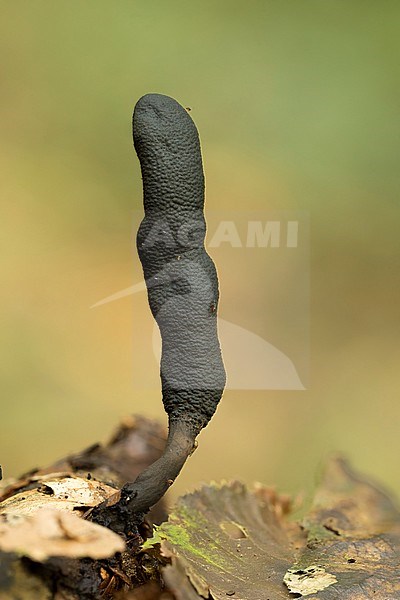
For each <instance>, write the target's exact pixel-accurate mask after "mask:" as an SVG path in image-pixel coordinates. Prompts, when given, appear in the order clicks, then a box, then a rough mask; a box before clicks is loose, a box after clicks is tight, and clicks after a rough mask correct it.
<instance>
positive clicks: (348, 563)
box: [145, 459, 400, 600]
mask: <svg viewBox="0 0 400 600" xmlns="http://www.w3.org/2000/svg"><path fill="white" fill-rule="evenodd" d="M289 512H290V510H289V504H288V501H287V498H285V497H280V496H279V495H277V494H276V493H275V492H274V491H273V490H269V489H267V488H262V487H260V486H258V488H257V490H256V491H255V492H250V491H249V490H248V489H247V488H246V487H245V486H244V485H243V484H241V483H238V482H233V483H230V484H223V485H220V486H218V485H216V484H212V485H210V486H205V487H203V488H202V489H201V490H199V491H197V492H195V493H193V494H189V495H187V496H185V497H183V498H181V499H180V500H179V501H178V503H177V505H176V507H175V509H174V510H173V512H172V514H171V515H170V517H169V519H168V522H166V523H164V524H162V525H161V526H160V527H158V528H157V529H156V533H155V536H154V537H153V538H152V540H148V541H147V543H146V544H145V548H146V547H147V548H148V547H151V546H152V545H154V544H157V543H160V544H161V552H162V554H163V555H164V556H165V557H168V558H169V559H170V560H171V565H169V566H167V567H165V568H164V571H163V573H164V578H165V581H166V583H167V586H168V589H170V590H171V591H173V592H174V594H175V596H176V598H177V600H194V598H196V597H197V598H208V597H209V595H210V597H211V598H213V599H214V600H222V599H224V600H227V598H233V599H234V600H282V599H286V600H289V599H293V597H294V596H293V594H296V596H295V597H307V599H308V600H337V599H338V598H340V600H372V599H373V600H400V513H399V511H398V509H397V507H396V506H395V504H394V502H393V501H392V500H391V499H390V497H389V496H388V494H386V493H385V492H383V491H381V490H380V489H379V488H377V487H376V486H375V485H374V484H371V483H370V482H369V481H368V480H366V479H365V478H364V477H361V476H360V475H358V474H356V473H354V472H353V471H352V470H351V469H350V468H349V467H348V465H347V464H346V463H345V462H344V461H343V460H341V459H334V460H332V461H331V462H330V463H329V465H328V467H327V469H326V472H325V476H324V478H323V481H322V483H321V485H320V487H319V489H318V490H317V493H316V495H315V500H314V503H313V506H312V508H311V511H310V512H309V514H308V515H307V517H306V518H305V519H304V520H303V522H302V523H301V524H296V523H294V522H293V521H291V520H290V519H289V518H288V515H289ZM316 594H318V595H316Z"/></svg>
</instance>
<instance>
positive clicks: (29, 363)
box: [0, 0, 400, 497]
mask: <svg viewBox="0 0 400 600" xmlns="http://www.w3.org/2000/svg"><path fill="white" fill-rule="evenodd" d="M399 24H400V5H399V3H398V2H397V1H396V0H394V1H387V0H383V1H382V2H379V3H377V2H373V1H372V0H370V1H368V0H352V1H351V2H349V1H348V0H332V1H329V2H326V1H321V0H304V1H303V2H298V0H285V1H284V2H280V1H278V0H274V1H268V0H264V1H250V2H239V1H235V0H230V1H229V2H228V1H227V0H220V1H219V2H215V1H211V0H202V1H201V2H200V1H197V0H193V1H191V2H188V1H185V2H184V1H181V0H170V1H169V2H163V1H162V0H152V1H148V2H144V1H133V0H130V1H128V0H120V1H119V2H107V1H105V0H96V1H94V0H89V1H87V2H79V1H78V0H69V1H68V2H51V1H50V0H42V1H41V2H29V1H28V0H21V1H19V2H3V3H2V6H1V20H0V52H1V54H0V55H1V95H0V128H1V179H0V180H1V206H2V211H1V230H2V234H1V242H0V243H1V256H2V292H1V296H0V305H1V315H2V324H1V334H2V335H1V337H2V343H1V360H0V370H1V384H2V391H1V422H0V462H1V464H2V465H3V470H4V474H5V476H6V477H7V476H13V475H17V474H18V473H19V472H21V471H24V470H27V469H29V468H32V467H34V466H37V465H41V464H44V463H47V462H49V461H52V460H54V459H55V458H57V457H60V456H62V455H65V454H66V453H68V452H71V451H74V450H77V449H79V448H82V447H84V446H86V445H89V444H91V443H92V442H93V441H96V440H105V439H107V437H108V436H109V434H110V431H111V430H112V428H113V427H114V425H116V424H117V423H118V421H119V419H120V417H122V416H124V415H126V414H129V413H132V412H138V413H143V414H145V415H148V416H154V417H158V418H160V419H163V420H164V422H165V415H164V412H163V409H162V405H161V401H160V393H159V391H158V389H157V387H156V385H155V386H153V387H150V388H148V389H147V388H140V389H139V388H138V387H137V386H136V385H135V381H134V373H135V364H136V363H135V356H138V355H139V354H140V356H142V357H143V356H144V357H146V355H148V356H149V357H150V358H151V344H150V341H149V339H148V329H147V325H146V324H149V323H150V319H151V317H150V315H149V310H148V306H147V301H146V297H145V295H144V294H142V295H140V296H136V297H132V296H130V297H126V298H124V299H121V300H119V301H118V302H113V303H110V304H107V305H104V306H102V307H98V308H96V309H90V306H91V305H93V304H94V303H95V302H97V301H98V300H100V299H101V298H104V297H105V296H107V295H109V294H112V293H113V292H115V291H117V290H120V289H124V288H126V287H129V286H130V285H132V284H133V283H135V282H137V281H139V280H140V278H141V267H140V263H139V261H138V258H137V256H136V251H135V248H134V231H133V225H132V223H133V220H132V219H133V214H134V212H135V211H136V212H137V211H138V210H140V207H141V180H140V170H139V165H138V161H137V160H136V157H135V155H134V152H133V150H132V143H131V130H130V119H131V112H132V108H133V105H134V103H135V102H136V100H137V99H138V98H139V97H140V96H142V95H143V94H145V93H147V92H160V93H164V94H168V95H171V96H173V97H175V98H177V99H178V100H179V101H180V102H181V103H182V104H183V105H184V106H190V107H191V109H192V112H191V114H192V116H193V118H194V119H195V121H196V123H197V125H198V127H199V130H200V133H201V139H202V146H203V153H204V158H205V168H206V176H207V206H208V207H210V208H212V209H213V210H218V211H220V212H221V213H222V214H224V211H226V212H227V213H231V212H232V210H233V209H238V208H241V209H242V210H249V211H265V210H271V211H288V212H289V213H290V212H291V211H303V212H305V213H307V214H309V215H310V262H309V271H310V274H311V294H310V305H309V317H310V319H309V334H310V335H309V338H310V340H309V341H310V343H309V346H308V345H307V344H305V345H304V353H305V354H306V355H307V363H308V364H309V381H308V389H307V390H305V391H301V392H300V391H287V392H285V391H247V390H238V391H234V390H228V391H227V392H226V394H225V396H224V399H223V402H222V403H221V405H220V407H219V409H218V411H217V414H216V416H215V417H214V419H213V421H212V423H211V424H210V425H209V426H208V427H207V429H206V430H205V431H204V432H203V433H202V434H201V437H200V440H199V441H200V445H199V449H198V450H197V451H196V453H195V454H194V455H193V457H192V458H191V459H190V461H189V463H188V464H187V466H186V467H185V469H184V472H183V473H182V475H181V476H180V478H179V479H178V480H177V482H176V484H175V486H174V488H173V491H172V492H171V493H172V496H173V497H175V496H176V495H177V494H180V493H183V492H184V491H185V490H189V489H193V487H194V486H196V485H198V484H199V483H200V482H202V481H208V480H212V479H214V480H219V479H221V478H224V479H230V478H240V479H242V480H245V481H248V482H252V481H254V480H258V481H262V482H264V483H267V484H275V485H276V486H277V487H278V489H280V490H282V491H287V492H291V493H293V492H298V491H301V490H303V491H304V492H305V493H306V495H307V494H309V493H310V491H311V490H312V488H313V485H314V481H315V473H316V472H318V471H319V469H320V468H321V464H322V463H323V461H324V460H325V458H326V457H327V456H328V455H329V454H330V453H331V452H335V451H340V452H341V453H344V454H345V455H346V456H348V457H349V458H350V459H351V461H352V462H353V464H354V465H355V466H356V467H357V468H359V469H361V470H363V471H366V472H368V473H369V474H370V475H371V476H373V477H375V478H378V479H379V480H380V481H381V482H382V483H383V484H385V485H386V486H388V487H389V488H391V489H392V490H394V491H395V492H397V493H400V479H399V477H398V472H399V464H398V457H399V455H400V435H399V422H400V403H399V401H398V397H399V395H398V383H399V359H400V356H399V344H398V341H399V340H398V338H399V331H398V325H399V319H398V317H399V314H398V311H399V309H398V300H397V301H396V299H395V298H396V296H397V295H398V292H399V288H400V284H399V267H400V264H399V226H400V210H399V194H398V192H399V169H398V156H399V139H400V138H399V134H400V120H399V118H398V106H399V105H398V98H399V94H398V92H399V85H398V78H397V74H398V73H397V68H398V64H399V48H400V42H399V39H400V35H399V33H400V32H399V28H400V27H399ZM229 261H231V262H229ZM240 264H241V263H240V262H238V263H235V261H233V262H232V258H229V255H228V258H227V260H226V261H225V262H222V263H221V264H220V265H219V270H220V276H221V288H222V300H221V316H222V317H223V318H225V319H227V320H230V321H232V322H237V323H240V322H242V323H245V322H246V318H247V316H248V314H249V313H251V314H252V318H253V319H254V318H256V319H259V323H258V324H259V326H260V329H262V330H263V331H264V330H267V331H268V330H269V327H270V328H271V332H272V331H275V330H278V329H279V331H281V332H284V333H285V335H286V336H288V337H290V331H291V328H290V327H289V325H288V323H289V324H290V321H288V314H287V311H286V309H285V307H286V306H287V298H288V294H289V295H290V294H293V293H295V288H294V287H293V286H292V285H291V283H290V282H291V278H290V276H288V275H286V276H285V277H280V276H279V273H265V277H264V278H262V277H260V278H259V281H258V285H257V286H254V285H253V286H249V285H248V279H247V278H246V277H247V274H246V272H241V269H240ZM243 271H245V269H243ZM145 325H146V326H145ZM255 325H257V323H256V324H255ZM289 330H290V331H289ZM303 341H304V340H303ZM303 341H302V343H303ZM297 351H298V352H300V351H301V348H300V349H299V348H298V349H297ZM145 363H146V361H145V360H144V364H145ZM148 364H149V367H148V368H149V369H150V371H151V370H152V372H153V373H155V375H156V368H155V367H154V362H152V359H151V360H150V359H149V363H148ZM156 383H157V382H156Z"/></svg>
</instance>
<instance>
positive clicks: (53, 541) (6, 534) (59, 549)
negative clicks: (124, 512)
mask: <svg viewBox="0 0 400 600" xmlns="http://www.w3.org/2000/svg"><path fill="white" fill-rule="evenodd" d="M124 549H125V543H124V541H123V540H122V538H120V537H119V536H118V535H117V534H116V533H114V532H112V531H110V530H109V529H106V528H105V527H101V526H100V525H96V524H94V523H91V522H89V521H85V520H83V519H81V518H80V517H78V516H77V515H75V514H72V513H70V512H66V511H61V510H54V509H49V508H46V509H41V510H38V511H36V512H35V513H34V514H32V515H30V516H25V517H24V518H23V519H21V520H19V521H12V522H9V523H6V522H2V523H0V550H2V551H3V552H14V553H17V554H20V555H23V556H27V557H29V558H31V559H33V560H36V561H44V560H46V559H48V558H50V557H54V556H65V557H70V558H79V557H90V558H94V559H98V558H107V557H109V556H113V555H114V554H115V553H116V552H122V551H123V550H124Z"/></svg>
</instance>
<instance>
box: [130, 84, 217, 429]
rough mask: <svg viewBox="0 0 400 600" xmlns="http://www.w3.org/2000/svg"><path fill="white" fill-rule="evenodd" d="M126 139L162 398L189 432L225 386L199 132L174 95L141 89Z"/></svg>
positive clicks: (171, 414)
mask: <svg viewBox="0 0 400 600" xmlns="http://www.w3.org/2000/svg"><path fill="white" fill-rule="evenodd" d="M133 139H134V146H135V149H136V152H137V155H138V157H139V160H140V165H141V170H142V178H143V196H144V211H145V216H144V219H143V221H142V223H141V225H140V227H139V231H138V234H137V248H138V253H139V257H140V260H141V262H142V266H143V271H144V276H145V279H146V281H147V282H151V284H150V285H148V298H149V304H150V308H151V311H152V313H153V315H154V318H155V319H156V321H157V323H158V326H159V328H160V333H161V338H162V357H161V369H160V371H161V381H162V393H163V403H164V407H165V410H166V412H167V413H168V415H169V419H170V422H172V421H179V422H185V423H187V424H188V425H190V426H191V427H192V428H193V431H194V432H195V433H196V434H197V433H198V431H200V429H201V428H202V427H204V426H205V425H206V424H207V423H208V422H209V420H210V419H211V417H212V415H213V414H214V412H215V410H216V408H217V405H218V402H219V400H220V398H221V396H222V392H223V389H224V386H225V370H224V366H223V362H222V358H221V350H220V345H219V341H218V335H217V308H218V299H219V290H218V278H217V273H216V269H215V266H214V263H213V261H212V259H211V258H210V256H209V255H208V254H207V252H206V250H205V248H204V237H205V233H206V224H205V219H204V213H203V210H204V174H203V165H202V158H201V150H200V141H199V136H198V133H197V129H196V126H195V124H194V122H193V121H192V119H191V117H190V116H189V114H188V112H187V111H186V110H185V109H184V108H183V107H182V106H181V105H180V104H178V102H176V100H174V99H173V98H170V97H168V96H163V95H161V94H147V95H146V96H143V97H142V98H141V99H140V100H139V101H138V103H137V104H136V107H135V110H134V114H133Z"/></svg>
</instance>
